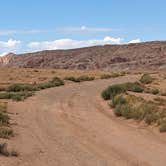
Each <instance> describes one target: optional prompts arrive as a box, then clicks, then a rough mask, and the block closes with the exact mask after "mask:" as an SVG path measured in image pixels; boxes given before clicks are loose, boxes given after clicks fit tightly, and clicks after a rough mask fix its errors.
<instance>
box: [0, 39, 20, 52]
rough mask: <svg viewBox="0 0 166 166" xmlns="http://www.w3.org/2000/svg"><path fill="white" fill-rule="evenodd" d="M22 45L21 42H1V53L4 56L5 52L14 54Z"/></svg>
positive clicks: (10, 40) (11, 40)
mask: <svg viewBox="0 0 166 166" xmlns="http://www.w3.org/2000/svg"><path fill="white" fill-rule="evenodd" d="M20 44H21V41H20V40H13V39H9V40H8V41H0V53H1V55H4V52H5V53H7V52H13V51H16V50H17V49H19V46H20Z"/></svg>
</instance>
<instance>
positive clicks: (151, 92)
mask: <svg viewBox="0 0 166 166" xmlns="http://www.w3.org/2000/svg"><path fill="white" fill-rule="evenodd" d="M144 92H145V93H150V94H153V95H157V94H159V93H160V91H159V90H158V89H150V88H146V89H145V90H144Z"/></svg>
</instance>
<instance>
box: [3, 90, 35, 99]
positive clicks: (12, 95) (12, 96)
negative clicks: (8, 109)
mask: <svg viewBox="0 0 166 166" xmlns="http://www.w3.org/2000/svg"><path fill="white" fill-rule="evenodd" d="M33 94H34V93H33V92H17V93H11V92H4V93H0V99H13V100H15V101H21V100H24V99H26V98H27V97H30V96H32V95H33Z"/></svg>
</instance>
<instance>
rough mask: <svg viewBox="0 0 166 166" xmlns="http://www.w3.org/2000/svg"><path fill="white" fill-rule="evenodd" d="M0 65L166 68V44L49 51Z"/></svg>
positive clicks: (6, 60)
mask: <svg viewBox="0 0 166 166" xmlns="http://www.w3.org/2000/svg"><path fill="white" fill-rule="evenodd" d="M0 66H7V67H9V66H10V67H25V68H56V69H103V70H110V69H114V70H117V69H118V70H121V69H126V70H127V69H166V41H155V42H146V43H137V44H128V45H105V46H93V47H86V48H79V49H71V50H47V51H40V52H34V53H26V54H20V55H15V54H12V53H10V54H9V55H6V56H4V57H0Z"/></svg>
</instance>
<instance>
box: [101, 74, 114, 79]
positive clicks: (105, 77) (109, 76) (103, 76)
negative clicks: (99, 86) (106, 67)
mask: <svg viewBox="0 0 166 166" xmlns="http://www.w3.org/2000/svg"><path fill="white" fill-rule="evenodd" d="M100 78H101V79H109V78H111V75H110V74H102V75H101V76H100Z"/></svg>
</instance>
